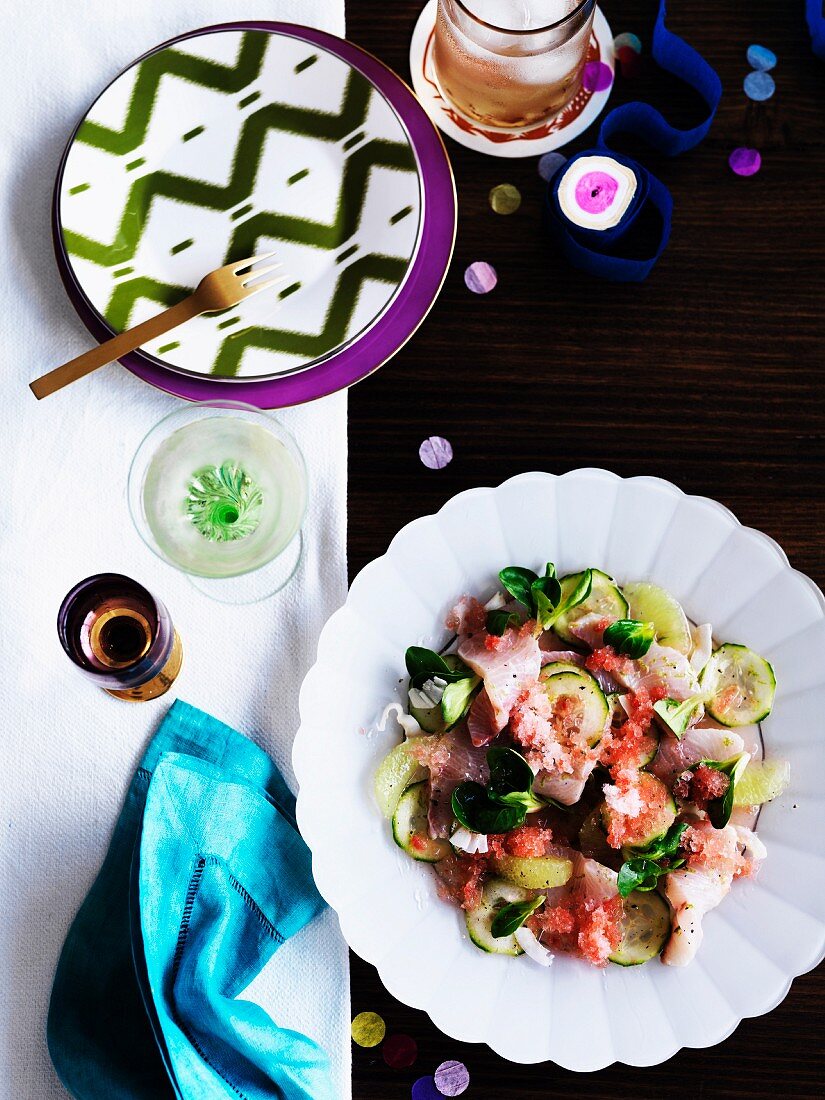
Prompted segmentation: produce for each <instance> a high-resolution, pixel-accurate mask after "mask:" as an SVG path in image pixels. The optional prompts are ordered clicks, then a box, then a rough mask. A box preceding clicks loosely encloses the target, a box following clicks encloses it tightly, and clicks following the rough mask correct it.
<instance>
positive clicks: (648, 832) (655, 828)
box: [601, 772, 677, 859]
mask: <svg viewBox="0 0 825 1100" xmlns="http://www.w3.org/2000/svg"><path fill="white" fill-rule="evenodd" d="M639 787H640V793H641V796H642V802H643V805H645V806H647V807H649V806H650V804H651V803H654V802H655V803H659V804H660V809H659V810H658V812H657V813H656V814H655V816H653V817H651V819H650V821H649V822H648V824H647V827H646V829H645V831H644V832H639V833H638V835H636V836H635V837H634V838H633V843H632V844H628V845H626V846H625V848H624V851H625V853H626V858H627V859H632V858H633V856H634V855H636V854H637V851H636V850H637V849H639V848H647V847H648V845H650V844H652V843H653V842H654V840H660V839H661V838H662V837H663V836H664V835H665V833H666V832H667V831H668V829H669V828H670V826H671V825H672V824H673V822H674V821H675V820H676V812H677V807H676V802H675V801H674V798H673V795H672V794H671V793H670V791H669V790H668V789H667V787H666V786H665V784H664V783H663V782H662V781H661V779H657V778H656V776H655V775H651V774H650V772H640V773H639ZM612 813H613V811H612V810H611V808H610V806H608V804H607V802H603V803H602V807H601V814H602V824H603V825H604V829H605V832H609V830H610V821H611V815H612ZM631 820H633V819H631Z"/></svg>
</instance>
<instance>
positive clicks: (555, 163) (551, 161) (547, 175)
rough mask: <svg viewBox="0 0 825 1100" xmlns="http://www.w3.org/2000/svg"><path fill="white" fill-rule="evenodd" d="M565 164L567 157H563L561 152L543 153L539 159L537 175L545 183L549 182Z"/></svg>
mask: <svg viewBox="0 0 825 1100" xmlns="http://www.w3.org/2000/svg"><path fill="white" fill-rule="evenodd" d="M565 164H567V157H563V156H562V155H561V153H545V154H544V156H543V157H541V159H540V160H539V175H540V176H541V178H542V179H543V180H544V181H545V183H549V182H550V180H551V179H552V178H553V176H555V174H556V173H557V172H558V171H559V169H560V168H563V167H564V165H565Z"/></svg>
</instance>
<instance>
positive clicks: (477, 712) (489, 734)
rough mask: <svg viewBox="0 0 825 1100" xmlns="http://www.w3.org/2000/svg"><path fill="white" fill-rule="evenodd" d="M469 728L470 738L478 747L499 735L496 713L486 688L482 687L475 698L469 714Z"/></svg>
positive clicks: (487, 743)
mask: <svg viewBox="0 0 825 1100" xmlns="http://www.w3.org/2000/svg"><path fill="white" fill-rule="evenodd" d="M467 729H468V730H469V733H470V740H471V741H472V742H473V744H474V745H475V746H476V747H477V748H481V747H482V746H484V745H489V744H490V742H491V741H494V740H495V739H496V737H498V735H499V732H500V731H499V730H498V728H497V725H496V714H495V711H494V710H493V704H492V703H491V702H490V696H489V695H488V694H487V689H486V688H482V689H481V691H480V692H479V693H478V695H476V697H475V699H473V702H472V705H471V706H470V712H469V714H468V715H467Z"/></svg>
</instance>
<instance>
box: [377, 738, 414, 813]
mask: <svg viewBox="0 0 825 1100" xmlns="http://www.w3.org/2000/svg"><path fill="white" fill-rule="evenodd" d="M412 747H413V746H412V742H411V741H402V742H401V744H400V745H396V746H395V748H393V749H390V751H389V752H388V753H387V755H386V756H385V757H384V759H383V760H382V761H381V763H380V764H379V765H378V768H377V770H376V772H375V778H374V779H373V790H374V791H375V798H376V801H377V802H378V805H379V806H380V807H381V813H382V814H383V815H384V817H386V818H387V819H389V818H391V817H392V815H393V814H394V813H395V810H396V807H397V806H398V801H399V799H400V798H401V795H402V794H403V793H404V791H405V790H406V788H407V787H409V785H410V784H411V783H418V782H420V781H421V780H422V779H425V778H426V776H427V769H426V768H424V767H422V766H421V764H419V763H418V761H417V760H416V758H415V756H414V755H413V753H412Z"/></svg>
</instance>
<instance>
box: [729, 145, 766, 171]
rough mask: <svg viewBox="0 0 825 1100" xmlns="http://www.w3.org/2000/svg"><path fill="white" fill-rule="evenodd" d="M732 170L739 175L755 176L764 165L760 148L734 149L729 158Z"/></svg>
mask: <svg viewBox="0 0 825 1100" xmlns="http://www.w3.org/2000/svg"><path fill="white" fill-rule="evenodd" d="M728 163H729V164H730V166H731V168H732V170H733V171H734V172H735V173H736V174H737V176H755V175H756V173H757V172H758V171H759V169H760V168H761V167H762V156H761V154H760V152H759V150H758V149H745V148H744V147H743V148H739V149H734V150H733V152H732V153H731V155H730V157H729V158H728Z"/></svg>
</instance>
